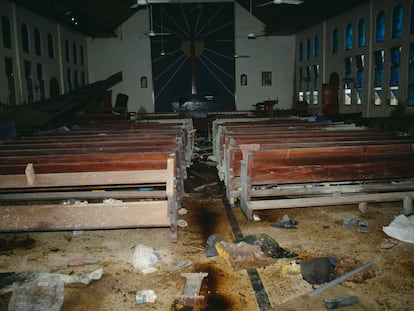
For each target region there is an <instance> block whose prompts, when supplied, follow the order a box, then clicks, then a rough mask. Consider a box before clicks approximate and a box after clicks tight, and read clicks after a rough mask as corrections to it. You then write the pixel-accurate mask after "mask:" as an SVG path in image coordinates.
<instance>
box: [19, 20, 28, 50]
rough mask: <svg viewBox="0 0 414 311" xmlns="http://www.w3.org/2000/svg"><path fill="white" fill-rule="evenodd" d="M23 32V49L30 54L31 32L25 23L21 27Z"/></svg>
mask: <svg viewBox="0 0 414 311" xmlns="http://www.w3.org/2000/svg"><path fill="white" fill-rule="evenodd" d="M21 31H22V49H23V52H26V53H29V30H28V29H27V26H26V24H25V23H22V26H21Z"/></svg>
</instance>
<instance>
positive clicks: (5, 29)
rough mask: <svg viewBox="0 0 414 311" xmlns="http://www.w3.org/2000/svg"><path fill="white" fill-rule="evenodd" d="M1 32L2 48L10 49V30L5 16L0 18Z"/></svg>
mask: <svg viewBox="0 0 414 311" xmlns="http://www.w3.org/2000/svg"><path fill="white" fill-rule="evenodd" d="M1 32H2V35H3V47H4V48H6V49H11V46H12V44H11V28H10V21H9V19H8V18H7V17H6V16H2V18H1Z"/></svg>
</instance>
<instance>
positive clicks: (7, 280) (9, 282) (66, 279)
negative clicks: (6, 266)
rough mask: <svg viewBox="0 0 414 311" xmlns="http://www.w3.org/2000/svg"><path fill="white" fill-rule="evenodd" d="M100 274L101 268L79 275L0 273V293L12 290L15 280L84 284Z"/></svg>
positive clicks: (100, 275) (99, 276)
mask: <svg viewBox="0 0 414 311" xmlns="http://www.w3.org/2000/svg"><path fill="white" fill-rule="evenodd" d="M102 275H103V269H102V268H99V269H97V270H95V271H93V272H91V273H88V274H81V275H67V274H59V273H49V272H28V273H13V272H12V273H2V274H1V275H0V279H1V284H0V295H2V294H6V293H9V292H11V291H12V290H13V284H14V283H15V282H24V283H33V284H35V283H41V284H56V283H59V282H62V283H64V284H69V283H82V284H85V285H89V284H90V283H92V282H93V281H96V280H99V279H100V278H101V277H102Z"/></svg>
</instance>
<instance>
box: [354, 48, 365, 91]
mask: <svg viewBox="0 0 414 311" xmlns="http://www.w3.org/2000/svg"><path fill="white" fill-rule="evenodd" d="M355 63H356V67H357V75H356V78H357V79H356V87H357V88H362V86H363V79H364V55H357V56H355Z"/></svg>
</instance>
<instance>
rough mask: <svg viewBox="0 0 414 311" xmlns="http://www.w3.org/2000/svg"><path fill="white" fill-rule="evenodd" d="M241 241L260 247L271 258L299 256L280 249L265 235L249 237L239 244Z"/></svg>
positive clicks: (276, 243) (277, 244)
mask: <svg viewBox="0 0 414 311" xmlns="http://www.w3.org/2000/svg"><path fill="white" fill-rule="evenodd" d="M241 241H243V242H246V243H248V244H251V245H255V246H258V247H260V250H261V251H262V252H263V253H264V254H265V255H267V256H268V257H270V258H293V257H297V256H298V255H297V254H295V253H292V252H289V251H287V250H285V249H284V248H282V247H280V245H279V243H278V242H276V241H275V240H274V239H273V238H272V237H271V236H269V235H267V234H265V233H262V234H254V235H253V234H252V235H248V236H245V237H244V238H243V239H241V240H239V241H237V242H241Z"/></svg>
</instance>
